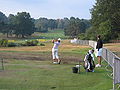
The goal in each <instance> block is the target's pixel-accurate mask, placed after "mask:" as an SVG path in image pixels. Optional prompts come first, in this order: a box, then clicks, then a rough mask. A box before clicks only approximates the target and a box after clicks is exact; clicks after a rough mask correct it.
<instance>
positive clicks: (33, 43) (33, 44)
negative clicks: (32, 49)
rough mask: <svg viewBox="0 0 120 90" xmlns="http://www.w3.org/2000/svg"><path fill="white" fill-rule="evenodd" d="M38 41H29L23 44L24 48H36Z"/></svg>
mask: <svg viewBox="0 0 120 90" xmlns="http://www.w3.org/2000/svg"><path fill="white" fill-rule="evenodd" d="M37 45H38V41H37V40H29V41H26V42H25V46H37Z"/></svg>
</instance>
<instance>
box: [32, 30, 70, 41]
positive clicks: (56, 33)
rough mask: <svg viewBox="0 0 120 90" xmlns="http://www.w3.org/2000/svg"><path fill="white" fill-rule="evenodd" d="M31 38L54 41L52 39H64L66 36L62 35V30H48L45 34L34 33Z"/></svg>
mask: <svg viewBox="0 0 120 90" xmlns="http://www.w3.org/2000/svg"><path fill="white" fill-rule="evenodd" d="M33 37H36V38H45V39H54V38H62V39H66V38H68V37H67V36H65V35H64V30H58V29H55V30H49V31H48V32H47V33H38V32H37V33H34V34H33Z"/></svg>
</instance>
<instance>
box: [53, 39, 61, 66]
mask: <svg viewBox="0 0 120 90" xmlns="http://www.w3.org/2000/svg"><path fill="white" fill-rule="evenodd" d="M60 41H61V39H60V38H59V39H56V40H52V42H53V43H54V45H53V48H52V57H53V63H54V64H60V63H61V60H60V59H59V56H58V46H59V45H60Z"/></svg>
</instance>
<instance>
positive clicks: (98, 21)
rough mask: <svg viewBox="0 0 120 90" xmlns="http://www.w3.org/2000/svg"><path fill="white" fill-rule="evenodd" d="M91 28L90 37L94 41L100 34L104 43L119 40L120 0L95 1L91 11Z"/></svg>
mask: <svg viewBox="0 0 120 90" xmlns="http://www.w3.org/2000/svg"><path fill="white" fill-rule="evenodd" d="M91 14H92V20H91V22H92V28H91V30H90V31H89V32H91V33H94V35H93V36H92V35H91V36H90V38H91V37H92V38H93V39H95V38H96V37H95V36H96V35H98V34H101V35H102V37H103V40H104V41H109V40H110V39H116V38H118V39H120V0H96V4H95V6H94V7H93V8H92V10H91Z"/></svg>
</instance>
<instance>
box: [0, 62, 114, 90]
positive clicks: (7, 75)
mask: <svg viewBox="0 0 120 90" xmlns="http://www.w3.org/2000/svg"><path fill="white" fill-rule="evenodd" d="M74 64H76V63H74ZM74 64H71V65H69V64H61V65H54V64H52V63H51V62H50V61H28V60H11V61H9V62H7V63H5V71H1V72H0V90H53V89H54V90H109V89H111V88H112V80H111V79H110V78H109V77H108V76H107V72H106V70H105V69H104V66H103V67H102V68H96V69H95V72H90V73H86V72H85V70H84V68H83V67H81V72H80V74H74V73H72V67H73V66H75V65H74Z"/></svg>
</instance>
